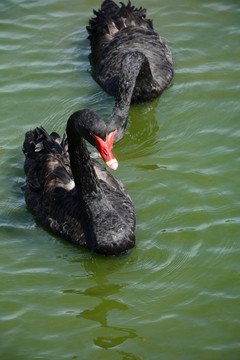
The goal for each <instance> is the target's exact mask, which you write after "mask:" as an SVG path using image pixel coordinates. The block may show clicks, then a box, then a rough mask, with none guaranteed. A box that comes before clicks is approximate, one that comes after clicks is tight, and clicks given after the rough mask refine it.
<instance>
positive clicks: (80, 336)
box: [0, 0, 240, 360]
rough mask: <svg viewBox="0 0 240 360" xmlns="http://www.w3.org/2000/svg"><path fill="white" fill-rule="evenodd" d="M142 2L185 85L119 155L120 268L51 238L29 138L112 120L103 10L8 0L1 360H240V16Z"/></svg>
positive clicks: (139, 125) (224, 6) (213, 8)
mask: <svg viewBox="0 0 240 360" xmlns="http://www.w3.org/2000/svg"><path fill="white" fill-rule="evenodd" d="M134 4H135V5H136V6H138V7H140V6H142V7H147V8H148V16H149V17H150V18H151V19H153V23H154V26H155V29H156V31H158V32H159V33H160V34H161V36H162V38H163V39H164V40H165V41H166V42H167V44H168V45H169V47H170V49H171V50H172V53H173V57H174V66H175V76H174V79H173V82H172V86H171V87H170V88H169V89H168V90H167V91H165V92H164V93H163V94H162V96H161V97H160V98H158V99H156V100H155V101H153V102H152V103H146V104H141V105H134V106H131V109H130V114H129V124H128V127H127V131H126V135H125V136H124V138H123V139H122V140H121V141H120V142H119V143H117V144H116V145H115V146H114V153H115V155H116V157H117V158H118V160H119V169H118V170H117V171H116V172H115V173H114V175H116V176H117V177H118V178H119V179H121V180H122V181H123V183H124V184H125V186H126V188H127V190H128V191H129V193H130V195H131V197H132V199H133V202H134V206H135V211H136V216H137V228H136V239H137V243H136V248H135V249H133V250H132V251H131V252H130V253H129V254H128V255H126V256H122V257H109V258H106V257H102V256H98V255H94V254H91V253H89V252H88V251H85V250H82V249H80V248H78V247H76V246H73V245H72V244H69V243H67V242H65V241H63V240H61V239H59V238H58V237H55V236H53V235H52V234H50V233H49V232H48V231H46V230H45V229H44V228H43V227H42V226H41V225H39V223H38V222H37V221H36V219H35V218H34V217H33V215H32V214H31V213H30V212H29V211H28V210H27V207H26V205H25V202H24V198H23V194H22V191H21V186H22V185H23V184H24V172H23V162H24V157H23V154H22V151H21V149H22V143H23V140H24V134H25V132H26V131H27V130H29V129H32V128H34V127H36V126H39V125H42V126H44V127H45V128H46V129H47V130H48V131H52V130H55V131H57V132H59V133H60V134H63V132H64V130H65V125H66V121H67V118H68V116H69V115H70V114H71V113H72V112H73V111H75V110H78V109H81V108H86V107H87V108H90V109H92V110H95V111H97V112H98V114H99V115H101V116H102V117H103V118H104V119H107V118H108V116H109V115H110V113H111V111H112V107H113V104H114V99H113V98H112V97H110V96H109V95H108V94H106V93H105V92H104V91H103V90H102V89H101V88H100V87H99V86H98V84H96V83H95V81H94V80H93V78H92V77H91V68H90V65H89V59H88V56H89V53H90V48H89V42H88V40H87V32H86V29H85V26H86V25H87V23H88V19H89V18H90V17H91V16H92V9H93V8H95V9H97V8H99V6H100V2H98V1H96V0H94V1H93V0H91V1H85V0H82V1H80V2H79V1H76V0H69V1H68V2H66V1H61V0H41V1H34V0H21V1H20V0H8V1H7V0H3V1H1V4H0V29H1V30H0V38H1V41H0V59H1V61H0V82H1V86H0V93H1V94H0V98H1V107H0V111H1V117H0V122H1V136H0V155H1V156H0V166H1V171H0V181H1V183H0V197H1V208H0V227H1V229H0V235H1V236H0V258H1V261H0V278H1V281H0V293H1V298H0V357H1V359H4V360H12V359H16V360H20V359H24V360H28V359H29V360H30V359H31V360H32V359H46V360H53V359H54V360H55V359H56V360H59V359H79V360H80V359H81V360H82V359H100V360H101V359H104V360H107V359H111V360H120V359H122V360H130V359H131V360H155V359H156V360H159V359H166V360H175V359H179V360H180V359H183V360H186V359H200V360H202V359H203V360H205V359H206V360H209V359H211V360H214V359H218V360H219V359H224V360H225V359H228V360H235V359H236V360H237V359H239V358H240V337H239V334H240V319H239V304H240V291H239V272H240V265H239V263H240V262H239V259H240V246H239V235H240V190H239V179H240V170H239V168H240V166H239V165H240V150H239V144H240V142H239V141H240V123H239V112H240V102H239V98H240V92H239V88H240V85H239V83H240V82H239V80H240V64H239V58H240V50H239V35H240V21H239V20H240V5H239V3H238V2H237V1H235V0H221V1H217V0H213V1H208V0H201V1H199V0H196V1H190V0H184V1H183V0H180V1H177V2H176V1H167V0H161V1H160V0H149V1H147V2H146V1H145V2H144V1H143V0H138V1H137V0H136V1H135V2H134Z"/></svg>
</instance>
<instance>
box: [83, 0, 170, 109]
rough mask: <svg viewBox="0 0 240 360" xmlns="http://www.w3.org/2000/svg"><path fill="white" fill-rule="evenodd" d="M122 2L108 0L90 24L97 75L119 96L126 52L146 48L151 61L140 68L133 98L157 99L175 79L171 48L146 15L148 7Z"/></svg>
mask: <svg viewBox="0 0 240 360" xmlns="http://www.w3.org/2000/svg"><path fill="white" fill-rule="evenodd" d="M120 4H121V6H120V7H119V6H118V5H117V4H116V3H115V2H114V1H112V0H105V1H104V2H103V3H102V5H101V9H100V10H98V11H94V14H95V17H94V18H92V19H90V21H89V26H87V30H88V33H89V39H90V43H91V50H92V54H91V62H92V67H93V74H94V77H95V79H96V80H97V82H98V83H99V84H100V85H101V86H102V87H103V88H104V89H105V90H106V91H107V92H108V93H110V94H111V95H114V96H115V97H116V96H117V94H118V91H119V89H118V84H119V81H120V80H121V71H122V57H123V55H124V54H125V53H127V52H129V51H131V52H134V51H136V52H142V53H143V55H144V56H145V57H146V59H147V61H148V63H149V65H148V67H146V66H145V68H144V66H143V67H142V69H141V70H140V73H139V76H138V77H137V79H136V84H134V90H133V93H132V97H131V102H132V103H134V102H143V101H149V100H153V99H154V98H156V97H157V96H159V95H160V94H161V93H162V92H163V90H164V89H166V87H167V86H168V85H169V84H170V82H171V80H172V77H173V60H172V55H171V52H170V50H169V48H168V46H167V45H166V44H165V43H164V41H163V40H162V39H161V37H160V36H159V35H158V34H157V33H156V32H155V31H154V29H153V24H152V21H151V20H149V19H146V9H142V8H139V9H137V8H135V7H134V6H132V5H131V2H129V3H128V4H127V5H124V4H123V3H120ZM132 66H134V65H132Z"/></svg>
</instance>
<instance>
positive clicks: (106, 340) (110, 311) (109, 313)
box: [64, 257, 139, 360]
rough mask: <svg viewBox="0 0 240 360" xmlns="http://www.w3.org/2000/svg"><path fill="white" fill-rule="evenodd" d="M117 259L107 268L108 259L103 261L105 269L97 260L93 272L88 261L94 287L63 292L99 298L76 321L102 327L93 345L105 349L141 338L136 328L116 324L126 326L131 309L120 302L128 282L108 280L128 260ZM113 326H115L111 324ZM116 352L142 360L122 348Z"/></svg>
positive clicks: (124, 258)
mask: <svg viewBox="0 0 240 360" xmlns="http://www.w3.org/2000/svg"><path fill="white" fill-rule="evenodd" d="M115 260H116V261H114V260H110V264H107V266H106V259H103V262H104V263H105V265H104V266H103V263H102V262H101V260H100V263H101V264H102V266H101V264H100V263H99V258H98V259H97V260H96V263H95V265H96V267H95V270H94V272H93V264H90V263H91V262H89V259H88V261H86V262H85V264H84V266H85V270H86V271H87V272H88V273H90V279H91V280H93V281H94V282H95V285H94V286H92V287H89V288H87V289H85V290H80V289H78V290H73V289H71V290H65V291H64V293H75V294H77V295H79V294H80V295H84V296H87V298H89V297H92V298H94V299H96V298H97V299H98V301H99V302H98V304H97V305H96V306H95V307H94V308H92V309H86V310H84V311H82V312H81V313H79V314H78V315H76V318H78V319H82V318H83V319H87V320H91V321H94V322H97V323H98V324H99V328H97V329H96V331H95V333H94V334H96V335H93V336H95V337H94V338H93V342H94V344H95V345H96V346H98V347H100V348H104V349H110V348H111V349H112V348H115V347H117V346H119V345H121V344H123V343H124V342H125V341H127V340H128V339H133V338H138V334H137V331H136V329H133V328H130V327H125V326H121V325H117V324H119V323H121V324H122V323H123V317H122V312H123V311H127V310H129V307H128V305H127V304H126V302H125V303H123V302H122V301H121V300H118V299H121V290H123V289H124V288H125V287H127V286H129V284H128V283H126V282H125V283H123V282H121V284H114V283H113V281H112V280H111V279H108V277H109V275H111V276H112V275H113V274H114V272H118V271H119V267H121V265H124V264H126V261H128V258H127V257H122V258H119V259H115ZM107 261H108V260H107ZM93 262H94V258H93ZM108 265H109V266H108ZM88 270H89V271H88ZM91 303H92V302H91ZM112 323H115V324H113V325H112ZM114 352H117V353H118V354H120V355H121V356H122V358H123V359H132V360H137V359H139V357H136V356H135V355H134V354H132V353H128V352H125V351H120V350H119V349H114Z"/></svg>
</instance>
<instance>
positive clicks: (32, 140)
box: [23, 111, 135, 254]
mask: <svg viewBox="0 0 240 360" xmlns="http://www.w3.org/2000/svg"><path fill="white" fill-rule="evenodd" d="M79 113H80V112H79ZM82 115H83V116H84V111H82ZM76 132H77V130H75V132H74V133H73V136H74V137H76V134H75V133H76ZM78 137H79V141H77V143H76V146H77V147H78V146H79V148H78V150H77V151H80V150H81V153H79V156H80V157H82V160H81V161H85V164H78V165H79V170H76V169H75V173H77V178H76V176H75V180H76V181H75V180H74V178H73V173H72V168H71V164H70V159H69V153H68V146H69V144H70V143H68V141H67V137H66V136H65V135H64V137H63V138H62V139H61V138H60V136H59V135H58V134H56V133H53V134H51V135H49V134H48V133H47V132H46V131H45V130H44V129H43V128H41V127H40V128H36V129H34V130H32V131H28V132H27V133H26V135H25V141H24V144H23V152H24V154H25V157H26V159H25V164H24V170H25V173H26V187H25V199H26V203H27V205H28V207H29V209H30V210H31V211H32V212H33V213H34V214H35V215H36V217H37V218H38V220H39V221H40V223H41V224H43V225H44V226H45V227H46V228H48V229H49V230H51V231H52V232H53V233H54V234H57V235H59V236H61V237H62V238H64V239H66V240H69V241H71V242H72V243H74V244H77V245H80V246H82V247H87V248H89V249H91V250H93V251H96V252H100V253H103V254H118V253H121V252H123V251H126V250H127V249H129V248H131V247H133V246H134V243H135V238H134V233H133V231H134V228H135V214H134V209H133V204H132V201H131V198H130V196H129V195H128V193H127V191H126V189H125V187H124V186H123V184H122V183H121V181H119V180H117V179H116V178H115V177H113V176H112V175H111V174H110V173H109V172H108V171H107V170H106V169H105V168H104V167H103V166H102V165H101V164H100V163H99V162H97V161H96V160H94V159H91V158H90V157H89V151H88V150H87V147H86V146H85V142H84V140H83V139H82V138H81V136H80V134H78ZM68 139H69V136H68ZM69 141H71V139H70V140H69ZM71 142H72V141H71ZM72 146H73V145H72V143H71V147H72ZM85 159H86V160H85ZM76 162H80V159H79V158H78V156H77V158H76ZM73 163H74V162H73ZM85 171H86V172H85ZM89 171H90V173H91V174H92V178H89V177H87V173H88V172H89ZM83 172H84V173H83ZM79 181H80V182H81V185H80V187H81V189H80V190H79V189H78V187H79ZM84 188H85V189H84ZM94 188H96V189H99V191H97V192H98V194H97V192H96V191H95V190H94V191H93V190H92V189H94ZM88 191H89V193H87V192H88ZM101 194H102V195H101ZM119 234H120V235H119Z"/></svg>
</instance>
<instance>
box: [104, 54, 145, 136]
mask: <svg viewBox="0 0 240 360" xmlns="http://www.w3.org/2000/svg"><path fill="white" fill-rule="evenodd" d="M145 61H147V62H148V60H147V58H146V56H145V55H144V54H143V53H141V52H139V51H130V52H127V53H126V54H124V55H123V58H122V64H121V71H120V75H119V83H118V92H117V95H116V100H115V106H114V109H113V112H112V115H111V116H110V118H109V120H108V121H107V123H106V125H107V129H108V132H111V131H113V130H115V129H117V128H118V133H117V134H116V135H115V137H114V142H116V141H118V140H120V139H121V138H122V136H123V135H124V130H125V128H126V126H127V121H128V112H129V107H130V103H131V98H132V94H133V90H134V87H135V84H136V79H137V77H138V75H139V72H140V70H141V67H142V65H143V63H144V62H145ZM119 123H121V125H120V126H119Z"/></svg>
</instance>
